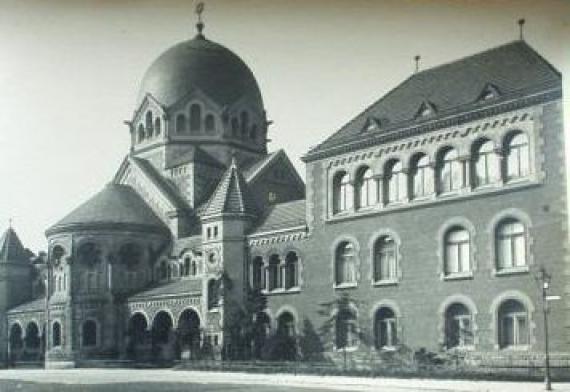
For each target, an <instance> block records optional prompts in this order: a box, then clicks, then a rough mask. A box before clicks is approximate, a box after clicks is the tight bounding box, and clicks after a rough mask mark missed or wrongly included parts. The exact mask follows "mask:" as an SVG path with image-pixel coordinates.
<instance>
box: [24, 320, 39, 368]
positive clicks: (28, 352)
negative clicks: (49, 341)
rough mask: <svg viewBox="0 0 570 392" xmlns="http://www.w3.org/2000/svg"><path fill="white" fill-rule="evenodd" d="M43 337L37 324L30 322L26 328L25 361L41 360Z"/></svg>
mask: <svg viewBox="0 0 570 392" xmlns="http://www.w3.org/2000/svg"><path fill="white" fill-rule="evenodd" d="M41 340H42V338H41V336H40V328H39V327H38V324H36V323H35V322H33V321H32V322H30V323H29V324H28V325H27V326H26V338H25V341H24V343H25V353H24V359H25V360H27V361H37V360H40V359H41V352H42V350H41V345H42V344H41Z"/></svg>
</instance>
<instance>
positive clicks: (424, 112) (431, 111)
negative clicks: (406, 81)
mask: <svg viewBox="0 0 570 392" xmlns="http://www.w3.org/2000/svg"><path fill="white" fill-rule="evenodd" d="M436 114H437V108H436V106H435V105H434V104H433V103H432V102H430V101H428V100H424V101H423V102H422V103H421V104H420V107H419V109H418V111H417V112H416V115H415V116H414V118H416V119H422V118H429V117H433V116H435V115H436Z"/></svg>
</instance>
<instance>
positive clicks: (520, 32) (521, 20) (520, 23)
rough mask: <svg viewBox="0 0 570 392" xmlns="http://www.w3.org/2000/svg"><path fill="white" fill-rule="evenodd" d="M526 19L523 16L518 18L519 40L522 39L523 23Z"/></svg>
mask: <svg viewBox="0 0 570 392" xmlns="http://www.w3.org/2000/svg"><path fill="white" fill-rule="evenodd" d="M525 22H526V20H525V19H524V18H521V19H519V20H518V24H519V39H520V40H521V41H524V24H525Z"/></svg>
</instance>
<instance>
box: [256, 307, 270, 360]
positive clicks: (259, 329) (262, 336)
mask: <svg viewBox="0 0 570 392" xmlns="http://www.w3.org/2000/svg"><path fill="white" fill-rule="evenodd" d="M270 333H271V320H270V319H269V316H268V315H267V314H266V313H264V312H258V313H257V314H256V315H255V324H254V334H253V335H254V342H253V346H254V357H255V358H261V356H262V352H263V347H264V346H265V343H266V341H267V338H268V337H269V335H270Z"/></svg>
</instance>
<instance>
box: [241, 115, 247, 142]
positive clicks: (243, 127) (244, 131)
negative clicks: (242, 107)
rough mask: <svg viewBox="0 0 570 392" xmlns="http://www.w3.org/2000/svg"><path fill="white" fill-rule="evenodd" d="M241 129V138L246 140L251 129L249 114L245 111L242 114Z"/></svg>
mask: <svg viewBox="0 0 570 392" xmlns="http://www.w3.org/2000/svg"><path fill="white" fill-rule="evenodd" d="M240 129H241V137H243V138H245V137H246V136H247V132H248V129H249V114H247V112H245V111H244V112H241V113H240Z"/></svg>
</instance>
